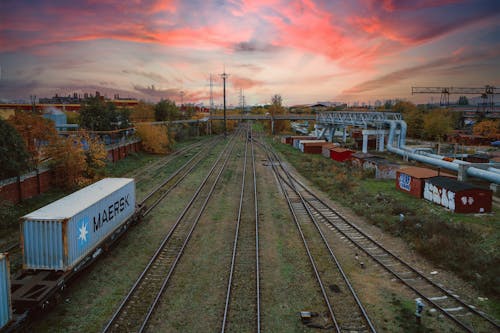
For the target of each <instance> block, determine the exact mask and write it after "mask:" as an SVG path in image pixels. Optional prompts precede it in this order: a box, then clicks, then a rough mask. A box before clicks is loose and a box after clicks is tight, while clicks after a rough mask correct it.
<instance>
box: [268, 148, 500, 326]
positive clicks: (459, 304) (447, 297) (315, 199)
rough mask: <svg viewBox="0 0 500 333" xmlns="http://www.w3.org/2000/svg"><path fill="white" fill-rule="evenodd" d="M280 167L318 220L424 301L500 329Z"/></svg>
mask: <svg viewBox="0 0 500 333" xmlns="http://www.w3.org/2000/svg"><path fill="white" fill-rule="evenodd" d="M274 154H275V153H274ZM275 158H278V157H277V155H275ZM279 167H280V168H281V170H282V172H281V173H280V178H281V179H282V180H283V181H284V182H286V183H287V186H293V187H295V188H296V189H297V191H298V192H300V194H301V196H302V197H303V198H304V200H305V201H306V203H307V207H308V209H309V210H310V211H311V212H312V213H313V214H314V216H315V218H316V219H317V221H318V222H319V223H321V224H322V225H324V226H326V227H327V228H333V230H334V231H335V232H336V233H338V235H339V236H341V237H345V238H346V239H348V240H349V241H350V242H351V243H352V244H353V245H355V246H356V247H357V248H358V249H360V250H361V251H362V252H364V253H365V254H366V255H367V256H368V257H369V258H371V259H372V260H373V261H375V262H376V263H377V264H379V265H380V266H381V267H382V268H383V269H384V270H386V271H387V272H389V273H390V274H391V275H392V276H394V278H396V279H397V280H398V281H400V282H402V283H403V284H404V285H406V286H407V287H408V288H409V289H411V290H412V291H413V292H414V293H415V294H417V295H418V296H419V297H421V298H422V299H423V300H425V301H426V302H427V304H429V305H431V306H432V307H433V308H434V309H436V310H438V311H439V312H441V313H442V314H443V315H444V316H446V317H447V318H449V319H450V320H451V321H452V322H454V323H455V324H456V325H457V326H458V327H460V328H461V329H463V330H464V331H467V332H475V330H474V327H476V326H477V325H479V324H480V325H486V326H488V327H489V331H490V332H494V331H500V326H499V325H498V323H497V322H495V320H494V319H492V318H491V317H490V316H488V315H487V314H486V313H484V312H482V311H480V310H478V309H477V308H476V307H475V306H474V305H470V304H467V303H466V302H465V301H463V300H461V299H460V298H459V296H457V295H456V294H455V293H454V292H452V291H449V290H447V289H445V287H443V286H442V285H440V284H439V282H437V281H433V279H432V278H431V277H427V276H425V275H424V274H423V273H421V272H419V271H418V270H417V269H416V268H415V267H413V266H412V265H410V264H408V263H407V262H405V261H404V260H402V259H401V258H400V257H398V256H397V255H396V254H394V253H392V252H391V251H389V250H388V249H386V248H385V247H384V246H383V245H382V244H380V243H378V242H377V241H376V240H374V239H373V238H372V237H370V236H369V235H367V234H366V233H365V232H363V231H362V230H361V229H360V228H359V227H357V226H356V225H355V224H354V223H352V222H350V221H348V220H347V219H346V218H345V217H344V216H343V215H342V214H340V213H339V212H338V211H337V210H335V209H334V208H332V207H331V206H330V205H328V204H327V203H326V202H325V201H324V200H322V199H321V198H319V196H317V195H316V194H315V193H314V192H312V191H311V190H310V189H309V188H308V187H307V186H306V185H304V184H303V183H302V182H300V181H299V180H298V179H297V178H296V177H295V176H293V175H292V174H291V173H290V172H289V171H287V170H286V168H285V167H284V166H283V164H281V163H279ZM479 322H480V323H479Z"/></svg>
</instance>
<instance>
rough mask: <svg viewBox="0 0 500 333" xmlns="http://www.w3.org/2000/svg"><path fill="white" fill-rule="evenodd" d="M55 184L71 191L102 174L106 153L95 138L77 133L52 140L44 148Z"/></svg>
mask: <svg viewBox="0 0 500 333" xmlns="http://www.w3.org/2000/svg"><path fill="white" fill-rule="evenodd" d="M47 155H48V157H49V158H50V160H49V165H50V167H51V168H52V170H53V171H54V180H55V183H56V185H58V186H60V187H63V188H73V187H78V186H82V185H87V184H90V183H92V182H94V181H95V180H97V179H99V178H101V177H102V176H103V175H104V167H105V166H106V158H107V151H106V148H105V146H104V144H103V143H102V142H101V140H100V139H99V138H98V137H92V136H91V135H90V134H88V133H87V132H79V133H77V134H76V135H73V136H70V137H55V138H54V139H53V140H52V141H51V142H50V144H49V145H48V147H47Z"/></svg>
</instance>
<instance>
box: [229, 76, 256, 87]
mask: <svg viewBox="0 0 500 333" xmlns="http://www.w3.org/2000/svg"><path fill="white" fill-rule="evenodd" d="M229 79H230V80H229V81H230V82H231V84H232V85H233V87H235V88H241V89H250V88H253V87H255V86H259V85H262V82H261V81H257V80H252V79H249V78H244V77H241V76H237V75H232V76H230V78H229Z"/></svg>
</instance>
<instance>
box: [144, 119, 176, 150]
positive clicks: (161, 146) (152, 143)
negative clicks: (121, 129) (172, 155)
mask: <svg viewBox="0 0 500 333" xmlns="http://www.w3.org/2000/svg"><path fill="white" fill-rule="evenodd" d="M136 131H137V135H138V136H139V137H140V138H141V144H142V149H144V151H147V152H149V153H153V154H167V153H169V152H170V151H171V150H172V145H173V140H172V138H171V137H170V136H169V131H168V128H167V127H166V126H164V125H150V124H137V126H136Z"/></svg>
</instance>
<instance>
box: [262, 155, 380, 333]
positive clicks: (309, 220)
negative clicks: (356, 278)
mask: <svg viewBox="0 0 500 333" xmlns="http://www.w3.org/2000/svg"><path fill="white" fill-rule="evenodd" d="M264 149H265V150H266V153H267V156H268V159H269V161H270V162H271V166H272V168H273V171H274V173H275V175H276V177H277V179H278V182H279V185H280V188H281V191H282V192H283V194H284V196H285V199H286V201H287V203H288V207H289V208H290V211H291V213H292V216H293V220H294V222H295V225H296V227H297V230H298V232H299V234H300V237H301V239H302V242H303V244H304V247H305V250H306V252H307V255H308V258H309V261H310V263H311V267H312V268H313V271H314V275H315V277H316V280H317V282H318V285H319V287H320V289H321V294H322V295H323V299H324V301H325V304H326V306H327V308H328V315H329V318H330V319H331V323H330V326H328V325H327V326H324V327H323V328H325V329H330V328H332V329H334V330H335V331H336V332H339V333H340V332H346V331H355V332H376V329H375V327H374V325H373V324H372V322H371V320H370V318H369V316H368V313H367V312H366V310H365V308H364V306H363V305H362V303H361V301H360V299H359V297H358V296H357V294H356V292H355V290H354V288H353V286H352V285H351V283H350V282H349V279H348V277H347V275H346V274H345V272H344V270H343V269H342V266H341V264H340V262H339V260H338V259H337V257H336V256H335V254H334V252H333V250H332V248H331V246H330V244H329V242H328V240H327V239H326V237H325V234H324V233H323V231H322V229H321V228H320V225H319V223H320V222H319V221H318V220H317V217H316V215H315V214H314V213H313V211H312V210H311V209H310V205H309V204H308V202H307V200H306V199H305V198H304V196H303V195H302V193H301V192H300V191H299V190H298V189H297V188H296V186H295V184H294V183H293V181H292V180H291V178H290V174H289V173H287V172H286V170H285V169H284V168H281V167H280V166H281V164H282V163H281V160H280V159H279V157H278V156H277V155H276V154H275V153H273V152H272V151H271V149H270V148H269V147H267V146H265V145H264ZM318 235H319V237H320V238H321V242H318V241H317V239H318ZM327 286H328V288H327Z"/></svg>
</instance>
